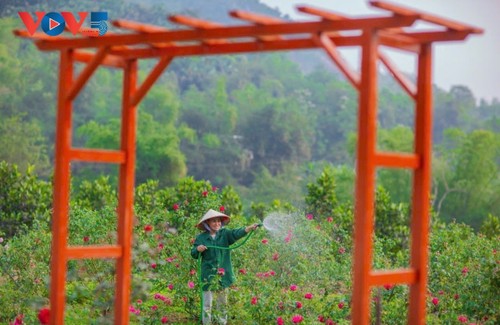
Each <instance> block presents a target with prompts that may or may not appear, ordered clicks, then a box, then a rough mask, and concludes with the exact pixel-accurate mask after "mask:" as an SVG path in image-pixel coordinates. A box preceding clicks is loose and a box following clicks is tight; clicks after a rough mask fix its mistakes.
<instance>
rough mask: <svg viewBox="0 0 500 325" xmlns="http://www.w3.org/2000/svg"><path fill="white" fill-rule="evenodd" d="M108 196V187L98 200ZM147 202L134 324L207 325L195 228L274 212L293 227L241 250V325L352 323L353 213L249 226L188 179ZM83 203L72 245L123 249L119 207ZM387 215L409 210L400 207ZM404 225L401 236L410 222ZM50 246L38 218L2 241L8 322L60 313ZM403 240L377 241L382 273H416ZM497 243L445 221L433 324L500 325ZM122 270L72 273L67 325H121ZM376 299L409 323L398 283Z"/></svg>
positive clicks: (233, 293) (146, 192)
mask: <svg viewBox="0 0 500 325" xmlns="http://www.w3.org/2000/svg"><path fill="white" fill-rule="evenodd" d="M102 181H103V180H102V179H101V180H100V182H102ZM87 185H88V184H87ZM91 188H92V186H90V187H89V186H86V189H91ZM107 188H108V187H107V186H104V185H102V184H101V186H100V187H99V191H107ZM136 192H137V193H136V198H137V200H136V208H135V211H136V216H135V222H134V249H133V270H132V271H133V281H132V294H131V297H130V298H131V299H130V307H129V312H130V319H131V323H132V324H165V323H183V324H184V323H187V324H189V323H191V324H196V323H197V319H198V316H199V311H200V308H199V306H200V305H199V304H200V297H199V281H198V276H199V274H198V266H197V261H196V260H194V259H192V258H191V256H190V248H191V245H192V242H193V239H194V237H195V236H196V234H197V233H198V231H199V230H197V229H196V228H195V227H194V225H195V224H196V222H197V221H198V220H199V218H200V217H201V216H202V215H203V214H204V212H205V211H206V210H207V209H208V208H214V209H224V210H225V211H226V212H227V213H228V214H230V215H231V216H232V219H231V223H230V225H229V226H230V227H238V226H243V225H247V224H249V223H252V222H258V221H262V220H259V218H258V216H260V217H261V218H265V217H266V216H267V215H268V214H269V213H270V212H273V213H274V215H275V217H277V218H278V219H277V222H278V224H280V222H281V225H283V227H281V228H279V229H277V230H273V231H271V230H266V229H258V230H257V231H255V232H254V233H253V235H252V238H250V240H248V242H247V243H246V244H245V245H244V246H242V247H241V248H238V249H236V250H234V251H233V253H232V254H233V266H234V269H235V274H236V275H237V281H236V283H235V286H234V287H233V288H231V289H230V292H229V315H230V318H231V323H233V324H315V323H317V324H320V323H324V324H348V323H350V313H351V306H352V301H351V290H352V279H351V267H352V236H351V233H352V217H353V213H352V206H348V205H336V206H335V207H334V208H333V209H331V210H329V211H328V212H327V213H328V215H316V214H314V213H313V212H311V211H299V209H293V208H290V206H289V205H287V204H277V203H276V202H274V203H273V208H270V207H262V206H259V211H260V212H261V214H257V213H256V214H255V216H251V215H250V216H243V215H242V213H241V203H240V201H239V197H238V196H237V194H236V193H235V192H234V190H232V189H231V188H223V189H217V188H214V187H213V186H212V185H211V184H210V183H209V182H207V181H194V180H193V179H189V178H188V179H185V180H183V181H181V182H180V183H179V186H178V187H175V188H165V189H160V188H158V185H157V184H156V183H155V182H151V183H146V184H143V185H141V186H138V188H137V191H136ZM103 195H104V194H103ZM85 197H86V198H96V199H97V198H98V197H97V196H94V195H86V196H85ZM82 202H85V206H84V205H83V204H82V206H79V205H78V204H77V203H76V202H73V203H72V208H71V215H70V236H69V237H70V239H69V240H70V244H71V245H96V244H109V243H114V242H115V241H116V234H115V232H116V212H115V208H116V207H115V206H109V205H106V206H104V207H102V208H101V209H99V210H93V209H91V208H92V207H93V205H92V204H90V203H91V201H89V200H82ZM379 210H380V211H389V212H390V213H393V212H391V211H396V212H397V213H402V212H401V211H406V210H404V209H400V208H399V207H397V206H396V207H394V209H393V208H392V205H389V206H388V208H387V209H385V208H384V209H379ZM263 211H265V213H262V212H263ZM389 212H388V213H389ZM381 213H385V212H381ZM280 218H281V219H280ZM264 223H265V222H264ZM398 227H399V228H398V229H402V228H401V227H402V225H401V224H399V225H398ZM405 231H406V230H404V229H402V230H401V232H400V233H405ZM50 239H51V234H50V228H49V223H48V222H47V221H46V220H45V219H44V218H34V222H33V225H32V226H31V227H30V228H29V229H28V230H27V231H26V232H25V233H23V234H19V235H16V236H14V237H12V238H8V239H5V240H2V242H1V243H0V296H1V297H2V299H0V323H2V324H3V323H6V324H9V323H15V322H17V323H16V324H23V323H24V324H38V323H40V317H46V314H47V313H49V311H45V310H48V307H49V301H48V281H49V258H50ZM399 239H400V238H398V242H397V243H395V242H394V239H393V238H391V237H390V236H389V235H388V234H387V233H386V234H384V236H378V237H377V238H376V241H375V247H374V248H375V251H374V255H375V256H374V263H375V266H376V267H377V268H394V267H402V266H403V267H404V266H407V264H408V263H409V262H408V261H409V258H408V251H407V245H400V242H399ZM498 242H499V241H498V238H488V237H486V236H483V235H481V234H476V233H475V232H474V231H473V230H472V229H471V228H470V227H468V226H465V225H462V224H446V225H445V224H443V223H441V222H439V221H437V220H436V221H434V223H433V226H432V230H431V246H430V271H429V287H428V288H429V292H428V301H427V310H428V315H427V323H428V324H443V323H449V324H455V323H456V324H459V323H462V322H463V320H465V319H466V320H467V322H468V323H476V324H496V323H497V322H498V321H499V320H500V316H499V311H498V307H497V306H499V305H500V302H499V298H498V288H499V284H500V276H499V264H498V255H497V251H498V249H499V247H498ZM398 247H399V250H398V249H397V248H398ZM388 248H389V249H388ZM114 265H115V264H114V261H108V260H78V261H71V262H70V263H68V284H67V292H66V293H67V308H66V314H65V315H66V323H67V324H82V323H85V324H90V323H99V324H107V323H112V319H113V299H114ZM373 294H374V295H373V303H372V308H373V309H372V317H373V318H375V317H379V318H380V319H381V322H382V323H383V324H392V323H400V322H401V319H402V311H403V312H404V311H405V310H406V308H407V301H408V300H407V299H408V287H407V286H403V285H393V284H390V283H388V284H385V285H384V286H383V287H381V288H375V289H374V290H373ZM41 311H44V312H43V313H42V314H40V313H41ZM40 315H42V316H40ZM403 317H404V316H403Z"/></svg>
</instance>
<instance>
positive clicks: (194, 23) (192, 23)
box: [168, 15, 228, 44]
mask: <svg viewBox="0 0 500 325" xmlns="http://www.w3.org/2000/svg"><path fill="white" fill-rule="evenodd" d="M168 19H169V20H170V21H171V22H173V23H176V24H181V25H186V26H189V27H193V28H197V29H211V28H219V27H223V26H224V25H222V24H220V23H216V22H213V21H208V20H204V19H199V18H193V17H187V16H183V15H173V16H170V17H168ZM201 42H202V43H204V44H224V43H227V42H228V41H227V40H225V39H203V40H201Z"/></svg>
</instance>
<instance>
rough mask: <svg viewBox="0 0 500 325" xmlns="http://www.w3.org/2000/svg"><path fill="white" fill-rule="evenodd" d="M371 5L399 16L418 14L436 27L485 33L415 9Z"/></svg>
mask: <svg viewBox="0 0 500 325" xmlns="http://www.w3.org/2000/svg"><path fill="white" fill-rule="evenodd" d="M370 5H371V6H373V7H377V8H380V9H385V10H389V11H392V12H393V13H395V14H398V15H415V14H417V15H418V18H419V19H421V20H423V21H426V22H429V23H433V24H436V25H440V26H443V27H446V28H448V29H452V30H456V31H466V32H469V33H473V34H480V33H482V32H483V31H482V29H480V28H476V27H473V26H470V25H466V24H463V23H460V22H457V21H453V20H451V19H448V18H443V17H440V16H437V15H433V14H429V13H424V12H420V11H419V12H417V11H416V10H414V9H410V8H406V7H403V6H399V5H396V4H393V3H389V2H385V1H370Z"/></svg>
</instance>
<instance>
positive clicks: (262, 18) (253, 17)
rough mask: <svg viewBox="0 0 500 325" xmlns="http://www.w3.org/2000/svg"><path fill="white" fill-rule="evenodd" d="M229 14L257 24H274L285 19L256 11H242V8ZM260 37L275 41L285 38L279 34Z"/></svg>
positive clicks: (263, 39)
mask: <svg viewBox="0 0 500 325" xmlns="http://www.w3.org/2000/svg"><path fill="white" fill-rule="evenodd" d="M229 15H230V16H231V17H234V18H238V19H241V20H245V21H249V22H252V23H254V24H256V25H272V24H277V23H283V19H279V18H275V17H270V16H266V15H259V14H254V13H251V12H247V11H242V10H233V11H230V12H229ZM258 39H260V40H262V41H274V40H280V39H283V38H282V37H281V36H279V35H272V36H259V37H258Z"/></svg>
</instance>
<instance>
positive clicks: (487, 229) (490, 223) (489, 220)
mask: <svg viewBox="0 0 500 325" xmlns="http://www.w3.org/2000/svg"><path fill="white" fill-rule="evenodd" d="M481 233H482V234H484V235H485V236H486V237H488V238H491V239H493V238H498V237H499V236H500V218H498V217H497V216H494V215H492V214H491V213H490V214H488V217H486V219H485V220H484V221H483V224H482V225H481Z"/></svg>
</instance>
